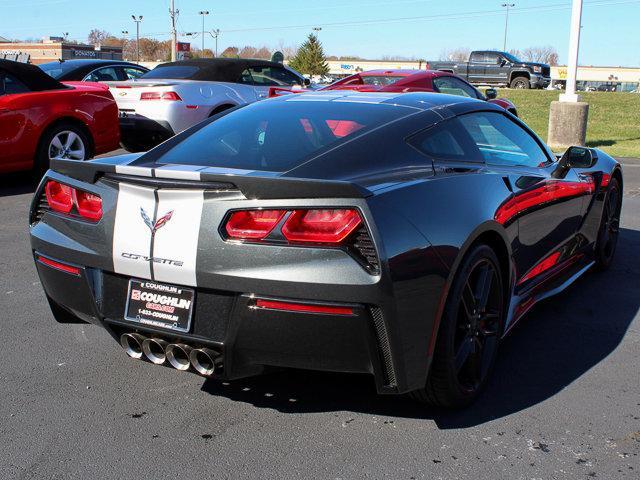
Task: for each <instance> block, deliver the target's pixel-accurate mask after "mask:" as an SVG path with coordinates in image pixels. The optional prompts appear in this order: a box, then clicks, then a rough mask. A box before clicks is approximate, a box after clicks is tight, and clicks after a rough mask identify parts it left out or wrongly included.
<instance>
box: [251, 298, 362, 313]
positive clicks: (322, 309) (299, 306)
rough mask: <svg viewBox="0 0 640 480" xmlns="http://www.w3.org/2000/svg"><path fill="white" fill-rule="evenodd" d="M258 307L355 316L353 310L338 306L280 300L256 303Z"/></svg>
mask: <svg viewBox="0 0 640 480" xmlns="http://www.w3.org/2000/svg"><path fill="white" fill-rule="evenodd" d="M256 307H258V308H266V309H269V310H283V311H287V312H306V313H328V314H332V315H353V308H350V307H339V306H336V305H309V304H305V303H291V302H281V301H278V300H262V299H259V300H257V301H256Z"/></svg>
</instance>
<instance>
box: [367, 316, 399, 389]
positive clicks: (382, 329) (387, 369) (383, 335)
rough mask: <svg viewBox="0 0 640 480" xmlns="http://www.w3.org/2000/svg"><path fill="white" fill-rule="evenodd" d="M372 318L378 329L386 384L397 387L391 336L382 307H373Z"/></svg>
mask: <svg viewBox="0 0 640 480" xmlns="http://www.w3.org/2000/svg"><path fill="white" fill-rule="evenodd" d="M371 318H372V319H373V326H374V328H375V330H376V340H377V343H378V350H379V352H380V360H381V361H382V368H383V370H384V380H385V384H386V385H387V386H389V387H395V386H397V385H398V382H397V380H396V372H395V369H394V368H393V358H392V356H391V346H390V344H389V336H388V335H387V326H386V325H385V323H384V316H383V315H382V309H380V308H379V307H372V308H371Z"/></svg>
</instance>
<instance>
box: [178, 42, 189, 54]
mask: <svg viewBox="0 0 640 480" xmlns="http://www.w3.org/2000/svg"><path fill="white" fill-rule="evenodd" d="M190 51H191V44H190V43H187V42H176V52H190Z"/></svg>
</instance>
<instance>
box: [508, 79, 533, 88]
mask: <svg viewBox="0 0 640 480" xmlns="http://www.w3.org/2000/svg"><path fill="white" fill-rule="evenodd" d="M510 86H511V88H519V89H523V88H525V89H526V88H531V82H530V81H529V79H528V78H527V77H516V78H514V79H513V80H511V85H510Z"/></svg>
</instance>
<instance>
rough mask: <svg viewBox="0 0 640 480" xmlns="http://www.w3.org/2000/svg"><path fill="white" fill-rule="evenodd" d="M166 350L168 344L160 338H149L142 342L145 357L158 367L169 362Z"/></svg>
mask: <svg viewBox="0 0 640 480" xmlns="http://www.w3.org/2000/svg"><path fill="white" fill-rule="evenodd" d="M166 348H167V342H165V341H164V340H160V339H159V338H147V339H145V340H144V342H142V351H143V352H144V356H145V357H147V359H148V360H149V361H150V362H151V363H155V364H156V365H162V364H163V363H164V362H165V361H166V360H167V354H166V352H165V350H166Z"/></svg>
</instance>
